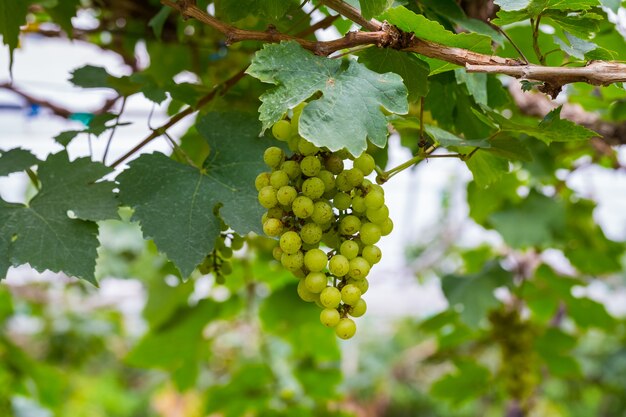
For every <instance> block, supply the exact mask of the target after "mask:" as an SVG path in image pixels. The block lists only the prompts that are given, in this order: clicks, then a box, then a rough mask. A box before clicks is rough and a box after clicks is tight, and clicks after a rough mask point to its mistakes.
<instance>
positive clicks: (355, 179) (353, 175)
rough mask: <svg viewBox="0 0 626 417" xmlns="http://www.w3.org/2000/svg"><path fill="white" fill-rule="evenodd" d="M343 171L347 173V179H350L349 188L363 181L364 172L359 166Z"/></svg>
mask: <svg viewBox="0 0 626 417" xmlns="http://www.w3.org/2000/svg"><path fill="white" fill-rule="evenodd" d="M343 173H345V174H346V179H347V181H348V184H349V185H350V188H349V189H352V188H354V187H358V186H359V185H361V183H362V182H363V172H362V171H361V170H360V169H358V168H352V169H349V170H347V171H344V172H343ZM337 188H339V187H337ZM346 191H347V190H346Z"/></svg>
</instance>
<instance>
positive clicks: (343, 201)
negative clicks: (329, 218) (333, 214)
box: [333, 193, 352, 210]
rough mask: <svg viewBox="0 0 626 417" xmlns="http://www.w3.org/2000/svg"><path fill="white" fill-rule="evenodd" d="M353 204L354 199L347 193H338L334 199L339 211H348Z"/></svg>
mask: <svg viewBox="0 0 626 417" xmlns="http://www.w3.org/2000/svg"><path fill="white" fill-rule="evenodd" d="M350 204H352V198H350V196H349V195H348V194H346V193H337V194H336V195H335V198H333V205H334V206H335V207H336V208H337V210H347V209H348V208H349V207H350Z"/></svg>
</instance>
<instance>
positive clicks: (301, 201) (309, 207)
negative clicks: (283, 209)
mask: <svg viewBox="0 0 626 417" xmlns="http://www.w3.org/2000/svg"><path fill="white" fill-rule="evenodd" d="M291 210H292V211H293V214H295V215H296V216H297V217H299V218H301V219H306V218H307V217H310V216H311V215H312V214H313V210H315V205H314V204H313V200H311V199H310V198H309V197H306V196H303V195H301V196H298V197H296V199H295V200H293V203H291Z"/></svg>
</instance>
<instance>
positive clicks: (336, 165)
mask: <svg viewBox="0 0 626 417" xmlns="http://www.w3.org/2000/svg"><path fill="white" fill-rule="evenodd" d="M324 167H325V168H326V169H327V170H329V171H330V172H332V173H333V174H335V175H338V174H339V173H340V172H341V171H343V159H341V158H340V157H339V156H337V155H335V154H331V155H328V156H327V157H326V159H325V160H324Z"/></svg>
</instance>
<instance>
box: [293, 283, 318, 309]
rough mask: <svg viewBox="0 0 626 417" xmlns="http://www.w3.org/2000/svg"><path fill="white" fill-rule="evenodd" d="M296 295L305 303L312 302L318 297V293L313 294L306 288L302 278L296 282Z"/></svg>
mask: <svg viewBox="0 0 626 417" xmlns="http://www.w3.org/2000/svg"><path fill="white" fill-rule="evenodd" d="M298 295H299V296H300V298H302V299H303V300H304V301H306V302H307V303H312V302H315V301H317V300H318V299H319V294H315V293H313V292H311V291H309V290H308V289H307V288H306V285H305V284H304V280H303V279H301V280H300V282H298Z"/></svg>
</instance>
